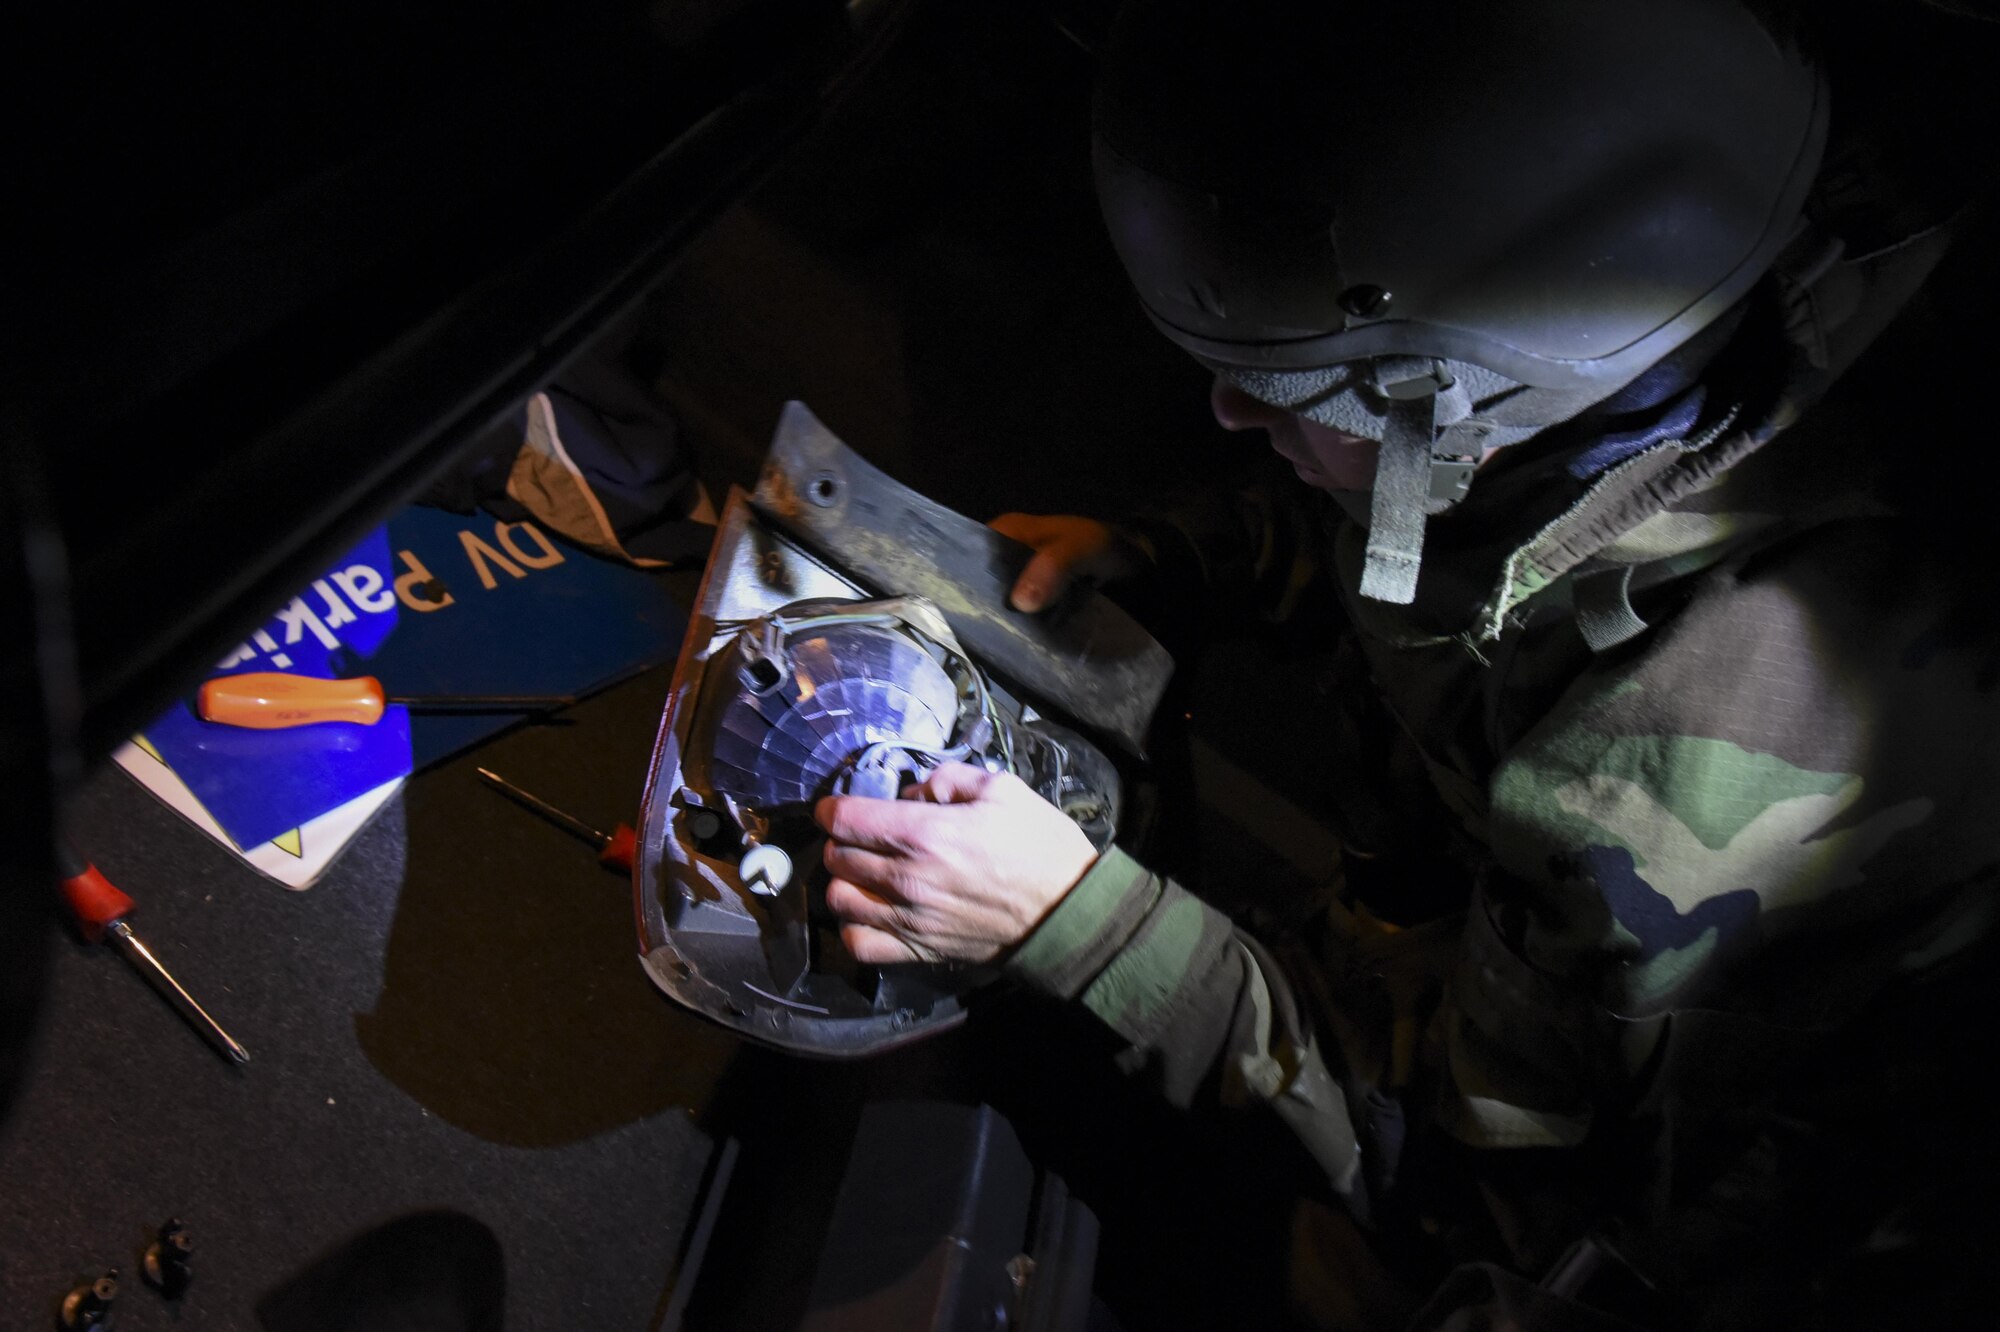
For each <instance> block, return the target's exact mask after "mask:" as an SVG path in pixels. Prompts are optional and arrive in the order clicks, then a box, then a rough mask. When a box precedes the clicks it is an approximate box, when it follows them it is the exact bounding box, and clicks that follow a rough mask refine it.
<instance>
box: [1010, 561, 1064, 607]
mask: <svg viewBox="0 0 2000 1332" xmlns="http://www.w3.org/2000/svg"><path fill="white" fill-rule="evenodd" d="M1072 558H1073V557H1072V552H1071V551H1070V550H1069V549H1068V548H1067V547H1066V546H1050V547H1046V548H1044V549H1042V550H1039V551H1037V552H1035V556H1034V558H1033V559H1031V560H1029V561H1028V565H1027V567H1026V568H1025V569H1023V570H1021V576H1020V577H1019V578H1016V579H1015V580H1014V591H1013V593H1012V594H1011V595H1010V596H1009V597H1008V600H1009V601H1011V602H1013V603H1014V609H1015V610H1019V611H1031V612H1032V611H1038V610H1040V609H1041V608H1042V607H1044V606H1046V605H1048V604H1049V603H1050V602H1051V601H1054V600H1055V599H1056V598H1057V597H1059V596H1061V595H1062V594H1063V591H1064V590H1065V589H1066V588H1068V587H1069V580H1070V563H1071V559H1072Z"/></svg>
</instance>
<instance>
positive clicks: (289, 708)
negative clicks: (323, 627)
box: [194, 671, 576, 731]
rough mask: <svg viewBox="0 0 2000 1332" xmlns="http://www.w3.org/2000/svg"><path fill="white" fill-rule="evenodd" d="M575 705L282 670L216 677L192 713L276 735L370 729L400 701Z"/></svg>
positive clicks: (434, 705) (558, 698)
mask: <svg viewBox="0 0 2000 1332" xmlns="http://www.w3.org/2000/svg"><path fill="white" fill-rule="evenodd" d="M574 702H576V699H575V698H574V697H572V696H570V695H567V694H561V695H557V694H549V695H529V694H409V695H400V696H391V695H389V694H386V693H385V692H383V689H382V682H381V681H380V680H377V679H376V678H375V677H374V676H372V675H359V676H355V677H353V678H352V679H347V680H326V679H321V678H320V677H318V676H314V675H290V674H287V673H285V672H283V671H246V672H244V673H243V674H241V675H220V676H217V677H216V678H215V679H213V680H210V681H208V682H207V683H206V684H204V685H202V687H201V690H200V692H199V693H197V694H196V695H195V708H194V710H195V715H196V716H198V717H200V718H201V719H202V720H203V721H210V722H220V723H222V724H223V725H225V726H245V727H249V728H250V729H252V730H258V731H278V730H284V729H286V728H288V727H293V726H312V725H315V724H317V723H319V722H352V723H354V724H355V725H357V726H373V725H374V724H375V723H376V722H378V721H381V720H382V709H383V708H384V707H385V706H387V705H388V704H390V703H401V704H404V705H406V706H408V707H412V708H417V709H419V710H426V709H452V710H457V711H465V712H540V711H543V710H545V709H554V708H566V707H568V706H569V705H570V704H572V703H574Z"/></svg>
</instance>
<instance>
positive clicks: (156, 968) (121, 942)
mask: <svg viewBox="0 0 2000 1332" xmlns="http://www.w3.org/2000/svg"><path fill="white" fill-rule="evenodd" d="M105 936H106V938H108V939H109V940H110V942H111V943H112V944H114V945H115V946H116V947H117V949H118V951H119V952H121V953H123V954H124V955H125V960H126V961H128V962H130V963H131V964H132V965H133V966H134V967H136V968H137V969H138V971H139V973H140V974H141V975H143V976H144V977H145V978H146V979H147V980H148V981H150V982H151V983H152V986H153V988H154V989H156V990H158V991H159V992H160V993H161V995H163V996H164V997H165V998H166V1000H167V1002H168V1003H170V1004H172V1005H173V1006H174V1007H175V1008H178V1009H179V1010H180V1011H181V1016H182V1017H184V1018H186V1019H187V1020H188V1021H189V1022H190V1023H191V1024H193V1026H194V1028H195V1030H197V1031H199V1032H200V1033H201V1034H202V1035H203V1036H206V1037H207V1038H208V1039H209V1041H210V1043H211V1044H213V1045H214V1046H215V1048H216V1049H218V1050H220V1051H221V1052H222V1053H223V1054H225V1055H227V1056H228V1057H229V1058H231V1059H233V1060H235V1061H236V1062H237V1063H239V1064H247V1063H249V1062H250V1052H249V1051H247V1050H245V1049H244V1048H243V1047H242V1046H240V1045H238V1044H237V1043H236V1040H235V1038H234V1037H232V1036H231V1035H230V1034H229V1033H228V1032H226V1031H224V1030H223V1029H222V1027H221V1025H220V1024H219V1023H217V1022H216V1020H215V1019H214V1018H212V1017H210V1016H209V1015H208V1010H206V1009H204V1008H203V1007H202V1006H201V1005H200V1004H198V1003H196V1002H195V1001H194V996H193V995H191V994H189V993H188V992H187V991H186V990H183V989H182V988H181V983H180V982H179V981H177V980H175V979H174V977H173V973H171V972H169V971H168V970H167V969H166V968H165V967H164V966H162V965H161V964H160V959H159V958H157V957H154V956H153V950H152V949H150V948H148V947H146V945H145V943H144V942H143V941H142V940H141V939H140V938H139V936H138V935H136V934H134V933H133V932H132V927H131V926H130V925H127V924H126V923H125V922H124V921H122V920H114V921H112V922H111V924H110V925H109V926H108V927H107V928H106V930H105Z"/></svg>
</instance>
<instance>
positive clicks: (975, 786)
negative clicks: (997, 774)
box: [903, 763, 994, 805]
mask: <svg viewBox="0 0 2000 1332" xmlns="http://www.w3.org/2000/svg"><path fill="white" fill-rule="evenodd" d="M993 780H994V777H993V774H992V773H990V772H988V771H986V769H984V768H975V767H973V766H972V765H971V764H970V763H940V764H939V765H938V766H937V767H936V768H934V769H932V770H931V775H930V776H928V777H926V778H924V779H923V780H922V781H921V782H916V783H913V784H912V785H910V786H908V787H905V788H904V790H903V799H905V800H928V801H930V802H931V803H932V804H936V805H956V804H959V803H961V802H963V801H967V800H977V799H978V798H979V797H980V796H982V795H984V794H985V793H986V788H987V787H988V786H991V785H992V784H993Z"/></svg>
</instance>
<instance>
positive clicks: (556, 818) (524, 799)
mask: <svg viewBox="0 0 2000 1332" xmlns="http://www.w3.org/2000/svg"><path fill="white" fill-rule="evenodd" d="M479 775H480V776H481V777H484V778H485V779H486V780H487V781H489V782H491V783H493V784H494V785H495V786H497V787H499V788H500V789H501V790H502V791H505V792H506V793H507V794H508V795H510V796H512V797H513V798H514V799H516V800H518V801H520V802H521V803H522V804H524V805H526V806H527V807H528V808H529V809H532V810H534V811H535V812H536V813H537V814H540V815H541V816H542V817H543V818H545V819H548V820H549V821H550V822H551V823H555V824H558V825H560V826H561V827H564V828H567V829H569V830H570V831H571V832H573V833H575V834H576V835H577V836H578V837H581V838H583V839H584V840H585V841H587V842H590V843H592V844H593V845H595V846H598V847H603V846H605V845H608V844H609V843H610V841H611V838H610V836H609V834H606V833H601V832H599V831H598V830H597V829H595V828H593V827H591V826H590V825H589V824H587V823H585V822H584V821H583V820H582V819H579V818H576V817H574V816H573V815H569V814H565V813H564V812H563V811H561V810H559V809H557V808H556V807H555V806H554V805H551V804H550V803H548V802H547V801H546V800H539V799H537V798H535V797H534V796H531V795H529V794H528V793H527V792H526V791H523V790H522V789H521V788H520V787H518V786H515V785H513V784H512V783H510V782H508V781H507V779H506V778H504V777H502V776H500V774H498V773H496V772H492V771H490V770H488V769H486V768H481V769H479Z"/></svg>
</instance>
